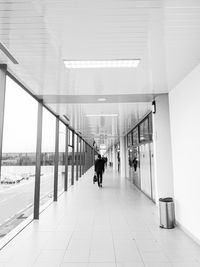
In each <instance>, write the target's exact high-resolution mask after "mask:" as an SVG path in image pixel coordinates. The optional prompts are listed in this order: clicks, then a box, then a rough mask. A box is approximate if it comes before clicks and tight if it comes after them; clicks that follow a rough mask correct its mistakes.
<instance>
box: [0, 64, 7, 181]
mask: <svg viewBox="0 0 200 267" xmlns="http://www.w3.org/2000/svg"><path fill="white" fill-rule="evenodd" d="M6 71H7V65H4V64H2V65H0V181H1V159H2V147H3V122H4V108H5V93H6Z"/></svg>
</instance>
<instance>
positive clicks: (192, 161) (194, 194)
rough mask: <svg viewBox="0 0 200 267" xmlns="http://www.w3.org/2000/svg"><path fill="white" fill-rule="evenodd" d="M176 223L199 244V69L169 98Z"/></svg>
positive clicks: (199, 67)
mask: <svg viewBox="0 0 200 267" xmlns="http://www.w3.org/2000/svg"><path fill="white" fill-rule="evenodd" d="M169 103H170V121H171V137H172V154H173V169H174V194H175V204H176V206H175V208H176V219H177V221H178V222H179V223H180V225H181V226H182V227H183V228H184V229H185V230H186V231H188V232H189V233H191V234H192V235H193V236H194V237H195V238H196V239H198V240H200V65H199V66H198V67H196V68H195V69H194V70H193V71H192V72H191V73H190V74H189V75H188V76H187V77H186V78H185V79H184V80H183V81H182V82H181V83H180V84H179V85H178V86H177V87H176V88H174V89H173V90H172V91H171V92H170V94H169Z"/></svg>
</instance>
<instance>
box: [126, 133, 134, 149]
mask: <svg viewBox="0 0 200 267" xmlns="http://www.w3.org/2000/svg"><path fill="white" fill-rule="evenodd" d="M132 144H133V143H132V132H130V133H129V134H128V135H127V146H128V147H130V146H132Z"/></svg>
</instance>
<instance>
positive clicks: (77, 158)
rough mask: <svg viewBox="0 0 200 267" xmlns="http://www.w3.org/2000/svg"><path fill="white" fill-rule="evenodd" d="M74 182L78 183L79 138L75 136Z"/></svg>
mask: <svg viewBox="0 0 200 267" xmlns="http://www.w3.org/2000/svg"><path fill="white" fill-rule="evenodd" d="M76 141H77V142H76V180H77V181H78V160H79V147H78V145H79V137H78V135H77V139H76Z"/></svg>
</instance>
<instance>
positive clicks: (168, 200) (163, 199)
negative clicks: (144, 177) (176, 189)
mask: <svg viewBox="0 0 200 267" xmlns="http://www.w3.org/2000/svg"><path fill="white" fill-rule="evenodd" d="M159 201H160V202H173V198H172V197H165V198H159Z"/></svg>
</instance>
